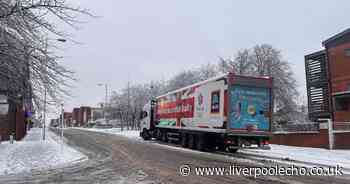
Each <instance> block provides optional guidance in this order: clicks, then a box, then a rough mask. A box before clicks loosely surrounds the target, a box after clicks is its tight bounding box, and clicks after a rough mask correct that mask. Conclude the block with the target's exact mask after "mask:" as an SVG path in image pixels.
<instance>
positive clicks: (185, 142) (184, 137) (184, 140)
mask: <svg viewBox="0 0 350 184" xmlns="http://www.w3.org/2000/svg"><path fill="white" fill-rule="evenodd" d="M181 146H182V147H184V148H186V147H187V146H188V145H187V135H186V134H185V133H183V134H182V135H181Z"/></svg>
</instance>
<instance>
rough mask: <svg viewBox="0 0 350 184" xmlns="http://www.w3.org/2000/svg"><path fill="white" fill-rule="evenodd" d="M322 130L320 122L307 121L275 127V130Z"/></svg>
mask: <svg viewBox="0 0 350 184" xmlns="http://www.w3.org/2000/svg"><path fill="white" fill-rule="evenodd" d="M319 130H320V123H319V122H305V123H300V124H294V123H291V124H285V125H278V126H276V127H275V129H274V132H275V133H276V132H318V131H319Z"/></svg>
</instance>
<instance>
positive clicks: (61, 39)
mask: <svg viewBox="0 0 350 184" xmlns="http://www.w3.org/2000/svg"><path fill="white" fill-rule="evenodd" d="M56 41H58V42H66V41H67V40H65V39H63V38H59V39H56ZM47 48H48V40H47V39H46V40H45V52H47ZM46 59H47V60H48V58H46ZM45 72H47V71H46V68H45ZM46 94H47V88H46V86H45V85H44V120H43V121H44V122H43V140H45V137H46V135H45V134H46V103H47V101H46V98H47V97H46V96H47V95H46ZM62 119H63V116H62ZM62 137H63V129H62Z"/></svg>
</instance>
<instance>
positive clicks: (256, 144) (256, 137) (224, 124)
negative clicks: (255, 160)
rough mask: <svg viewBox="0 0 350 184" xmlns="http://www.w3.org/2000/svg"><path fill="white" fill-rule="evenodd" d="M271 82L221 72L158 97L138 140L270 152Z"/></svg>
mask: <svg viewBox="0 0 350 184" xmlns="http://www.w3.org/2000/svg"><path fill="white" fill-rule="evenodd" d="M272 89H273V84H272V78H270V77H247V76H239V75H235V74H233V73H229V74H223V75H220V76H217V77H214V78H211V79H208V80H205V81H202V82H199V83H196V84H193V85H190V86H187V87H184V88H181V89H177V90H174V91H171V92H169V93H167V94H164V95H161V96H158V97H156V98H154V99H152V100H151V101H150V103H148V104H146V105H145V106H144V108H143V111H142V113H141V132H140V136H141V137H142V138H143V139H145V140H149V139H152V138H154V139H157V140H160V141H164V142H174V143H180V144H181V145H182V146H183V147H189V148H191V149H197V150H221V151H229V152H236V151H237V150H238V149H240V148H247V147H249V148H260V149H270V147H269V138H270V136H271V122H272V107H273V98H272Z"/></svg>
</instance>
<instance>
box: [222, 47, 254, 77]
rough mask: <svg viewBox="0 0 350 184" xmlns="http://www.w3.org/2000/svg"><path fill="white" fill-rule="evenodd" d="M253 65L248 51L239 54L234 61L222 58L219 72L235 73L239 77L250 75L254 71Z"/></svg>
mask: <svg viewBox="0 0 350 184" xmlns="http://www.w3.org/2000/svg"><path fill="white" fill-rule="evenodd" d="M252 65H253V63H252V61H251V58H250V53H249V50H248V49H243V50H240V51H238V52H237V54H236V55H235V57H234V59H223V58H220V61H219V64H218V66H219V70H220V71H221V72H223V73H228V72H233V73H235V74H239V75H250V74H251V73H252V72H253V71H252V70H253V66H252Z"/></svg>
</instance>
